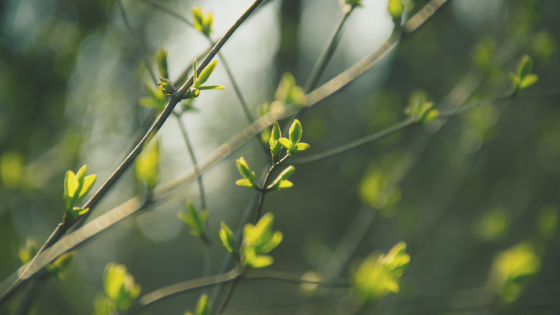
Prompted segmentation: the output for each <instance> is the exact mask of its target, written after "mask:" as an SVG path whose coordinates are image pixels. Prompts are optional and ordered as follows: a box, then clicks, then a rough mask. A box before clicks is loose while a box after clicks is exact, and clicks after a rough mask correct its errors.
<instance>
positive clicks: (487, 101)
mask: <svg viewBox="0 0 560 315" xmlns="http://www.w3.org/2000/svg"><path fill="white" fill-rule="evenodd" d="M553 93H554V92H552V91H551V92H550V93H548V94H546V96H551V95H553ZM558 94H560V91H556V95H558ZM534 96H538V94H534ZM514 97H518V94H514V93H512V92H506V93H504V94H501V95H498V96H494V97H489V98H487V99H484V100H481V101H478V102H474V103H472V104H469V105H465V106H461V107H459V108H458V109H452V110H447V111H443V112H441V113H440V114H439V116H438V117H440V118H449V117H453V116H457V115H460V114H463V113H465V112H468V111H470V110H473V109H476V108H478V107H481V106H484V105H488V104H492V103H496V102H503V101H507V100H510V99H512V98H514ZM415 123H416V121H415V120H414V119H412V118H408V119H405V120H403V121H401V122H400V123H398V124H396V125H393V126H391V127H389V128H387V129H385V130H383V131H380V132H378V133H375V134H373V135H370V136H367V137H364V138H361V139H358V140H354V141H352V142H350V143H347V144H344V145H341V146H339V147H336V148H334V149H330V150H327V151H325V152H322V153H318V154H314V155H311V156H308V157H304V158H300V159H294V160H293V161H292V163H293V164H306V163H312V162H317V161H321V160H324V159H328V158H330V157H333V156H337V155H339V154H343V153H346V152H349V151H351V150H353V149H356V148H359V147H361V146H364V145H366V144H368V143H371V142H373V141H376V140H379V139H382V138H384V137H387V136H390V135H392V134H393V133H395V132H398V131H400V130H402V129H404V128H406V127H408V126H410V125H412V124H415Z"/></svg>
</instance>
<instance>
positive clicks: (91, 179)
mask: <svg viewBox="0 0 560 315" xmlns="http://www.w3.org/2000/svg"><path fill="white" fill-rule="evenodd" d="M96 179H97V175H95V174H93V175H89V176H86V178H84V184H83V186H82V190H81V191H80V195H79V196H78V199H80V200H81V199H82V198H84V196H85V195H87V193H88V192H89V191H90V190H91V188H92V187H93V184H95V180H96Z"/></svg>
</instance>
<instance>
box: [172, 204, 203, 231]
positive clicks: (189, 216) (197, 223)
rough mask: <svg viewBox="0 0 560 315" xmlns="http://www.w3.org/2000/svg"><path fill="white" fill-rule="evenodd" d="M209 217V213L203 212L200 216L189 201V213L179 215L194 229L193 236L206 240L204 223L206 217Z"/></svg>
mask: <svg viewBox="0 0 560 315" xmlns="http://www.w3.org/2000/svg"><path fill="white" fill-rule="evenodd" d="M207 215H208V212H207V211H202V213H201V214H200V216H199V215H198V211H196V208H195V207H194V206H193V204H192V203H191V202H190V201H189V202H187V213H179V218H180V219H182V220H183V221H184V222H185V223H186V224H187V225H189V226H190V227H192V230H191V234H192V235H194V236H196V237H200V238H204V237H205V231H204V224H205V223H204V222H205V220H206V216H207Z"/></svg>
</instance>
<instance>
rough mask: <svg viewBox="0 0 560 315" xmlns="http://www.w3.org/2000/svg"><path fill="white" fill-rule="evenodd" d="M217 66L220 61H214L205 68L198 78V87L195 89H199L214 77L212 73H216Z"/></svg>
mask: <svg viewBox="0 0 560 315" xmlns="http://www.w3.org/2000/svg"><path fill="white" fill-rule="evenodd" d="M217 65H218V59H216V60H214V61H212V62H211V63H210V64H209V65H208V66H206V68H204V70H202V72H201V73H200V75H199V76H198V85H195V87H199V86H200V85H202V84H204V83H206V81H208V79H209V78H210V75H212V72H214V69H216V66H217Z"/></svg>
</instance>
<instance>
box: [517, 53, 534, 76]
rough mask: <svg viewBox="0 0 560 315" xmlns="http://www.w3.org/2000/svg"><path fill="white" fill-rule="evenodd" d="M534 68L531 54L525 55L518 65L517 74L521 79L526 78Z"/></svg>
mask: <svg viewBox="0 0 560 315" xmlns="http://www.w3.org/2000/svg"><path fill="white" fill-rule="evenodd" d="M532 70H533V59H531V57H529V55H524V56H523V57H521V61H520V62H519V65H518V66H517V76H518V77H519V78H521V79H523V78H525V76H526V75H528V74H529V73H531V71H532Z"/></svg>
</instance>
